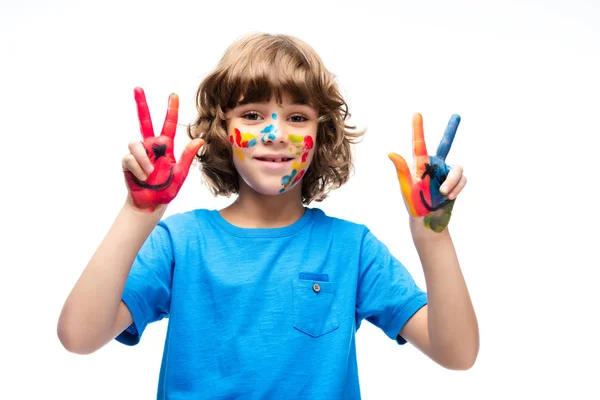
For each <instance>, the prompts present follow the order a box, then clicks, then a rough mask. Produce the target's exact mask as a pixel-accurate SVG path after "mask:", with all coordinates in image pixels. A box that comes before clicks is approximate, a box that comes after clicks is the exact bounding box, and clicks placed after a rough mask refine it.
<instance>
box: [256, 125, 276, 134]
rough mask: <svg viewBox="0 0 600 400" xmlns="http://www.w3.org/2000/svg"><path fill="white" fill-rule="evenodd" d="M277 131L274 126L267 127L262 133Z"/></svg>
mask: <svg viewBox="0 0 600 400" xmlns="http://www.w3.org/2000/svg"><path fill="white" fill-rule="evenodd" d="M273 131H276V129H275V126H274V125H273V124H271V125H267V126H265V129H263V130H262V131H260V133H270V132H273Z"/></svg>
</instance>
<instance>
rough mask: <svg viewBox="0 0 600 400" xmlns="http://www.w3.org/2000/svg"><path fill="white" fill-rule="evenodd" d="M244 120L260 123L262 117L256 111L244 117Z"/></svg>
mask: <svg viewBox="0 0 600 400" xmlns="http://www.w3.org/2000/svg"><path fill="white" fill-rule="evenodd" d="M242 118H244V119H247V120H248V121H260V120H261V119H262V117H261V116H260V114H258V113H257V112H255V111H249V112H247V113H245V114H244V115H242Z"/></svg>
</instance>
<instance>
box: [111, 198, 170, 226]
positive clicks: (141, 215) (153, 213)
mask: <svg viewBox="0 0 600 400" xmlns="http://www.w3.org/2000/svg"><path fill="white" fill-rule="evenodd" d="M166 210H167V205H166V204H160V205H158V206H157V207H156V208H155V209H154V210H142V209H139V208H137V207H136V206H135V205H133V204H132V203H131V200H130V199H127V201H126V202H125V204H124V205H123V207H122V209H121V212H122V213H124V214H126V215H127V216H128V217H129V218H131V219H133V220H136V221H140V222H143V221H153V222H154V223H158V221H160V219H161V218H162V217H163V215H164V213H165V211H166Z"/></svg>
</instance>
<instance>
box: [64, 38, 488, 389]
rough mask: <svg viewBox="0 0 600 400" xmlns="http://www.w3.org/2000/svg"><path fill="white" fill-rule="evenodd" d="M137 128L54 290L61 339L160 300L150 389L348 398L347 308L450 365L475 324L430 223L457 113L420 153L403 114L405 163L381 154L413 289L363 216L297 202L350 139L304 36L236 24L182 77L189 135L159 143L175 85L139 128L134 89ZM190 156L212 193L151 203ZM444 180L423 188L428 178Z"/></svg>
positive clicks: (130, 328) (335, 179)
mask: <svg viewBox="0 0 600 400" xmlns="http://www.w3.org/2000/svg"><path fill="white" fill-rule="evenodd" d="M135 95H136V102H137V104H138V114H139V118H140V125H141V130H142V135H143V142H140V143H131V144H130V146H129V150H130V152H129V154H127V155H126V156H125V157H124V159H123V170H124V173H125V178H126V183H127V187H128V197H127V201H126V204H125V206H124V207H123V209H122V210H121V212H120V213H119V215H118V216H117V218H116V220H115V222H114V225H113V226H112V227H111V229H110V230H109V232H108V234H107V236H106V238H105V239H104V240H103V242H102V243H101V244H100V246H99V248H98V250H97V251H96V253H95V254H94V256H93V257H92V259H91V260H90V262H89V264H88V266H87V267H86V269H85V270H84V272H83V274H82V276H81V278H80V279H79V281H78V282H77V283H76V285H75V287H74V288H73V291H72V292H71V294H70V295H69V297H68V299H67V301H66V303H65V306H64V308H63V312H62V313H61V317H60V320H59V325H58V332H59V337H60V339H61V341H62V343H63V344H64V346H65V347H66V348H67V349H68V350H70V351H72V352H76V353H82V354H87V353H91V352H93V351H96V350H97V349H99V348H100V347H102V346H103V345H104V344H106V343H107V342H109V341H110V340H112V339H114V338H116V339H117V340H118V341H120V342H122V343H125V344H129V345H134V344H136V343H137V342H138V341H139V340H140V338H141V336H142V334H143V331H144V329H145V328H146V326H147V324H148V323H151V322H153V321H157V320H160V319H162V318H164V317H169V326H168V332H167V337H166V341H165V348H164V354H163V361H162V366H161V373H160V378H159V385H158V394H157V397H158V398H159V399H164V398H177V399H188V398H189V399H192V398H193V399H198V398H206V399H231V398H244V399H266V398H269V399H270V398H273V399H283V398H285V399H359V398H360V388H359V381H358V372H357V364H356V350H355V333H356V330H357V329H358V328H359V326H360V324H361V322H362V320H364V319H367V320H369V321H370V322H372V323H373V324H375V325H377V326H378V327H380V328H381V329H382V330H383V331H384V332H385V333H386V334H387V335H388V336H389V337H390V338H392V339H395V340H397V341H398V343H400V344H403V343H406V341H409V342H411V343H412V344H413V345H415V346H416V347H418V348H419V349H420V350H421V351H423V352H424V353H425V354H426V355H428V356H429V357H431V358H432V359H433V360H435V361H436V362H437V363H439V364H440V365H443V366H445V367H447V368H452V369H466V368H470V366H471V365H472V364H473V363H474V360H475V358H476V355H477V352H478V331H477V321H476V318H475V313H474V311H473V308H472V305H471V302H470V299H469V295H468V292H467V289H466V285H465V283H464V280H463V278H462V275H461V272H460V267H459V265H458V260H457V258H456V253H455V251H454V248H453V246H452V241H451V239H450V236H449V234H448V231H447V229H445V228H446V225H447V223H448V220H449V218H450V211H451V209H452V205H453V202H454V199H455V198H456V196H457V195H458V193H459V192H460V191H461V190H462V188H463V187H464V185H465V183H466V180H465V178H464V176H463V175H462V168H460V167H454V168H452V169H451V170H450V169H449V168H448V167H447V166H446V165H445V163H444V162H443V161H444V159H445V155H446V153H447V151H448V150H449V147H450V144H451V141H452V136H453V134H454V132H455V131H456V127H457V125H458V120H457V119H453V120H452V121H451V124H450V125H449V129H448V131H447V134H446V135H445V136H444V137H445V140H444V141H443V143H442V145H441V146H440V149H438V153H437V155H436V156H432V157H427V152H426V149H425V146H424V140H423V132H422V121H421V119H420V116H416V117H415V121H414V129H415V156H416V158H417V160H416V161H417V171H416V172H417V174H418V175H417V176H416V177H415V178H412V177H411V176H410V173H409V171H408V168H407V166H406V163H405V162H404V160H403V159H402V158H401V157H400V156H398V155H395V154H392V155H390V158H391V159H392V161H393V162H394V164H395V165H396V168H397V170H398V177H399V179H400V183H401V190H402V193H403V196H404V198H405V202H406V207H407V209H408V210H409V213H410V215H411V217H410V227H411V232H412V235H413V239H414V242H415V245H416V247H417V250H418V252H419V255H420V257H421V261H422V264H423V269H424V272H425V278H426V282H427V288H428V293H427V294H425V292H423V291H422V290H420V289H419V288H418V287H417V286H416V285H415V283H414V281H413V279H412V277H411V276H410V274H409V273H408V271H407V270H406V269H405V268H404V266H403V265H402V264H401V263H400V262H399V261H398V260H396V259H395V258H394V257H393V256H392V255H391V254H390V252H389V250H388V249H387V247H386V246H385V245H384V244H383V243H381V242H380V241H379V240H378V239H377V238H376V237H375V236H374V235H373V234H372V233H371V232H370V231H369V230H368V229H367V228H366V227H365V226H363V225H358V224H354V223H351V222H348V221H343V220H340V219H336V218H331V217H328V216H326V215H325V214H324V213H323V212H322V211H321V210H319V209H315V208H308V207H306V205H308V204H309V203H311V202H312V201H315V200H316V201H320V200H323V199H324V198H325V197H326V196H327V193H328V192H329V191H330V190H332V189H334V188H336V187H339V186H341V185H342V184H344V183H345V182H346V181H347V179H348V177H349V173H350V171H351V168H352V160H351V151H350V146H351V144H352V143H353V142H354V141H355V140H356V139H357V138H359V137H360V136H361V135H362V134H363V132H361V131H357V130H355V129H354V127H352V126H349V125H348V124H347V119H348V117H349V114H348V109H347V105H346V103H345V101H344V99H343V98H342V96H341V95H340V93H339V91H338V88H337V85H336V83H335V81H334V79H333V76H332V75H331V74H330V73H329V72H328V71H327V69H326V68H325V67H324V65H323V63H322V61H321V60H320V58H319V57H318V56H317V54H316V53H315V52H314V50H312V49H311V48H310V47H309V46H308V45H306V44H305V43H303V42H301V41H299V40H298V39H295V38H293V37H290V36H285V35H275V36H273V35H252V36H249V37H246V38H243V39H241V40H239V41H237V42H235V43H234V44H232V45H231V46H230V47H229V49H228V50H227V51H226V52H225V54H224V56H223V58H222V59H221V61H220V63H219V64H218V66H217V68H216V69H215V71H213V72H212V73H211V74H209V75H208V77H207V78H206V79H205V80H204V81H203V82H202V84H201V85H200V88H199V90H198V94H197V104H198V117H197V119H196V121H195V122H194V123H193V124H192V125H191V126H190V127H189V129H188V134H189V136H190V137H191V138H192V141H191V142H190V143H189V144H188V146H187V147H186V149H185V151H184V153H183V155H182V157H181V159H180V161H179V162H176V161H175V158H174V156H173V136H174V134H175V128H176V124H177V112H178V111H177V110H178V99H177V96H176V95H172V96H171V97H170V100H169V108H168V112H167V118H166V120H165V124H164V126H163V132H162V134H161V135H160V136H158V137H155V136H154V134H153V132H152V123H151V121H150V115H149V112H148V107H147V104H146V101H145V96H144V93H143V91H142V90H141V89H136V91H135ZM194 156H197V157H198V158H199V160H200V163H201V168H202V172H203V174H204V176H205V177H206V180H207V182H208V185H209V187H210V189H211V190H212V192H213V193H214V194H218V195H225V196H229V195H231V194H237V198H236V199H235V201H234V202H233V203H232V204H231V205H230V206H228V207H226V208H224V209H222V210H219V211H216V210H205V209H197V210H193V211H190V212H187V213H183V214H176V215H173V216H170V217H168V218H165V219H164V220H162V216H163V214H164V211H165V209H166V205H167V204H168V203H169V202H170V201H171V200H172V199H173V198H174V197H175V196H176V195H177V193H178V191H179V188H180V187H181V185H182V184H183V182H184V181H185V178H186V176H187V172H188V170H189V166H190V164H191V162H192V160H193V158H194ZM442 183H443V186H441V187H440V184H442Z"/></svg>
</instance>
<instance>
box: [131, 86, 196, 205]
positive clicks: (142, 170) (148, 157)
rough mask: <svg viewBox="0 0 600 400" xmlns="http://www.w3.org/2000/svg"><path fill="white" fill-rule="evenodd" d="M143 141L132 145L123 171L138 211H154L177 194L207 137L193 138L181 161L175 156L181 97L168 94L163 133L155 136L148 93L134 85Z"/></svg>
mask: <svg viewBox="0 0 600 400" xmlns="http://www.w3.org/2000/svg"><path fill="white" fill-rule="evenodd" d="M134 94H135V101H136V103H137V110H138V117H139V120H140V130H141V132H142V139H143V140H142V142H133V143H130V144H129V151H130V153H129V154H127V155H126V156H125V157H124V158H123V172H124V174H125V180H126V182H127V187H128V189H129V200H130V201H131V203H133V206H134V207H135V208H137V209H138V210H143V211H148V212H152V211H154V210H156V209H157V208H158V207H159V206H161V205H163V204H168V203H169V202H171V200H173V199H174V198H175V196H177V193H178V192H179V189H181V186H182V185H183V182H184V181H185V178H186V177H187V175H188V172H189V170H190V165H191V164H192V161H193V160H194V157H195V156H196V154H197V153H198V151H199V150H200V148H201V147H202V145H204V140H202V139H194V140H192V141H191V142H190V143H188V145H187V146H186V148H185V150H184V151H183V154H182V155H181V159H180V160H179V163H177V162H176V161H175V156H174V155H173V141H174V138H175V131H176V128H177V119H178V113H179V97H178V96H177V95H176V94H171V96H169V106H168V109H167V116H166V118H165V122H164V124H163V128H162V132H161V134H160V136H158V137H156V136H154V130H153V127H152V120H151V118H150V111H149V110H148V103H147V102H146V95H145V94H144V91H143V90H142V88H139V87H138V88H135V90H134Z"/></svg>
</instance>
